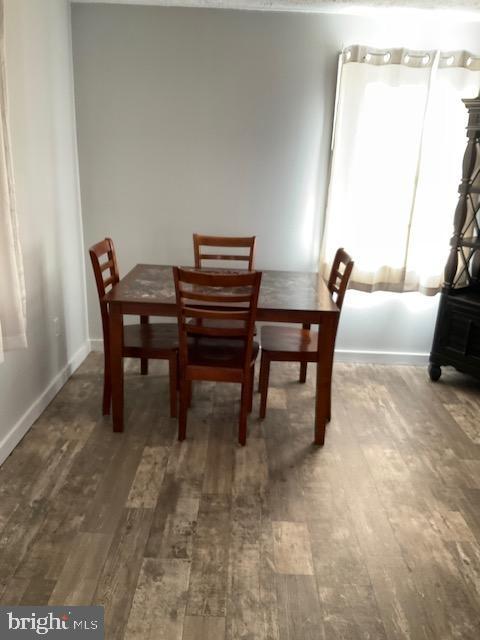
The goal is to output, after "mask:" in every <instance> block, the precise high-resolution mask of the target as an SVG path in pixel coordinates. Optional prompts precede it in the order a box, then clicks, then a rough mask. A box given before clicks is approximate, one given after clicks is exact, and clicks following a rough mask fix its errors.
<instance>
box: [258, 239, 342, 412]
mask: <svg viewBox="0 0 480 640" xmlns="http://www.w3.org/2000/svg"><path fill="white" fill-rule="evenodd" d="M353 264H354V263H353V260H352V258H351V257H350V256H349V255H348V253H347V252H346V251H345V250H344V249H338V250H337V252H336V254H335V258H334V260H333V265H332V269H331V271H330V277H329V279H328V289H329V291H330V293H331V294H332V297H333V299H334V301H335V303H336V305H337V307H338V309H339V310H341V308H342V305H343V299H344V297H345V292H346V290H347V286H348V281H349V279H350V275H351V273H352V269H353ZM337 326H338V325H337ZM320 330H321V328H320ZM335 338H336V331H335V335H334V336H333V341H334V342H335ZM260 344H261V346H262V357H261V362H260V378H259V385H258V389H259V391H260V419H261V420H263V419H264V418H265V413H266V410H267V395H268V381H269V377H270V363H271V362H300V380H299V381H300V382H305V381H306V377H307V364H308V363H309V362H316V361H317V346H318V331H314V330H312V329H310V325H308V324H304V325H303V328H301V329H300V328H297V327H283V326H278V325H266V326H264V327H262V330H261V334H260ZM328 419H329V420H330V409H329V413H328Z"/></svg>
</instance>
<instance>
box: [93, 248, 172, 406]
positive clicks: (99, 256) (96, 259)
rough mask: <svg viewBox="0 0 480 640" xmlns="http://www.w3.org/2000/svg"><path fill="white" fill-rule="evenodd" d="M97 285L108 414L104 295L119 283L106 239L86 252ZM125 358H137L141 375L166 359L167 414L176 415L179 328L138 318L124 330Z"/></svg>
mask: <svg viewBox="0 0 480 640" xmlns="http://www.w3.org/2000/svg"><path fill="white" fill-rule="evenodd" d="M89 253H90V259H91V261H92V267H93V273H94V274H95V283H96V285H97V293H98V299H99V302H100V313H101V316H102V329H103V352H104V376H103V403H102V408H103V415H108V414H109V413H110V403H111V396H112V384H111V374H110V325H109V314H108V305H107V303H106V302H104V297H105V294H106V293H107V292H108V291H109V290H110V289H111V288H112V287H113V286H115V285H116V284H117V282H119V280H120V275H119V270H118V264H117V257H116V254H115V247H114V244H113V241H112V240H111V238H105V240H101V241H100V242H97V244H94V245H93V246H92V247H90V249H89ZM122 354H123V356H124V357H126V358H140V363H141V365H140V367H141V369H140V370H141V373H142V375H146V374H147V373H148V360H149V359H155V360H168V363H169V378H170V380H169V382H170V415H171V416H172V417H175V416H176V415H177V372H178V366H177V362H178V329H177V325H176V324H174V323H169V324H163V323H162V324H150V323H149V318H148V316H140V324H129V325H125V326H124V328H123V351H122Z"/></svg>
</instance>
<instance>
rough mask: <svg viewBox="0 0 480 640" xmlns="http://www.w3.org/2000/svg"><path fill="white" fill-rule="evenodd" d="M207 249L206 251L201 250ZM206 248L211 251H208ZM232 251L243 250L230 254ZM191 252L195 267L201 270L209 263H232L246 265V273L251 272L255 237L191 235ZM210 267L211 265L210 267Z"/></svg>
mask: <svg viewBox="0 0 480 640" xmlns="http://www.w3.org/2000/svg"><path fill="white" fill-rule="evenodd" d="M203 247H206V248H207V251H205V250H204V249H203ZM208 248H210V249H212V248H213V250H210V251H208ZM232 249H243V250H244V252H243V253H240V252H235V251H233V252H232ZM193 250H194V254H195V267H196V268H197V269H201V268H202V267H208V264H205V263H206V262H207V263H210V262H211V261H219V260H222V261H223V260H226V261H229V262H231V261H233V262H239V263H246V267H245V268H247V269H248V271H252V270H253V268H254V266H253V263H254V258H255V236H249V237H244V238H239V237H226V236H204V235H200V234H198V233H194V234H193ZM210 266H211V265H210Z"/></svg>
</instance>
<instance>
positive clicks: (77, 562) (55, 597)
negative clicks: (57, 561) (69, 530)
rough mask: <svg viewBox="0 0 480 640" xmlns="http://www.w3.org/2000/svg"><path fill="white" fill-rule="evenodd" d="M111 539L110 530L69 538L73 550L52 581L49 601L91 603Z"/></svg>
mask: <svg viewBox="0 0 480 640" xmlns="http://www.w3.org/2000/svg"><path fill="white" fill-rule="evenodd" d="M111 542H112V535H111V534H106V533H88V532H80V533H78V534H77V535H76V536H75V538H74V539H73V541H72V551H71V553H70V555H69V557H68V558H67V560H66V563H65V565H64V568H63V571H62V573H61V574H60V576H59V578H58V580H57V582H56V584H55V589H54V590H53V592H52V595H51V597H50V600H49V604H51V605H65V604H67V605H68V604H71V605H87V604H90V603H91V602H92V599H93V596H94V594H95V590H96V588H97V584H98V579H99V577H100V575H101V572H102V569H103V565H104V563H105V560H106V558H107V554H108V550H109V548H110V545H111Z"/></svg>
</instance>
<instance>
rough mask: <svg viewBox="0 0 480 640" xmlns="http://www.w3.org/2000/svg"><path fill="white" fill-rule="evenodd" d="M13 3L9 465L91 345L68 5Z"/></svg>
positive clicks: (0, 400)
mask: <svg viewBox="0 0 480 640" xmlns="http://www.w3.org/2000/svg"><path fill="white" fill-rule="evenodd" d="M5 5H6V6H5V10H6V13H5V19H6V44H7V52H6V53H7V85H8V91H9V102H10V125H11V126H10V128H11V136H12V152H13V164H14V175H15V181H16V194H17V206H18V217H19V226H20V235H21V244H22V248H23V254H24V263H25V279H26V292H27V321H28V327H27V328H28V349H25V350H20V351H12V352H7V353H6V354H5V361H4V362H3V363H2V364H0V462H1V460H2V458H3V457H5V456H6V455H7V454H8V453H9V451H10V450H11V449H12V448H13V446H14V445H15V444H16V441H17V440H18V438H19V437H21V436H22V435H23V431H24V430H25V429H26V428H28V427H29V426H30V421H31V420H32V419H34V418H35V417H36V416H37V415H38V411H39V410H41V407H42V405H43V403H44V402H46V401H48V397H49V393H50V394H51V393H53V392H54V390H55V384H56V382H55V381H56V380H57V382H58V384H61V382H60V381H59V376H60V378H61V377H62V373H63V374H65V375H67V374H68V371H70V370H71V369H69V368H68V365H69V363H70V364H71V365H72V366H73V365H74V364H75V363H77V364H78V362H79V360H81V358H82V357H84V355H85V353H86V346H87V345H86V341H87V335H86V333H87V325H86V302H85V287H84V264H83V251H82V242H83V239H82V230H81V218H80V199H79V185H78V167H77V154H76V141H75V121H74V100H73V75H72V62H71V36H70V11H69V5H68V2H67V1H66V0H49V1H48V3H46V2H45V1H44V0H7V1H6V3H5ZM55 318H57V319H58V321H57V323H56V324H55V323H54V319H55ZM57 333H58V334H59V335H57ZM62 379H63V378H62ZM52 385H53V386H52ZM50 397H51V395H50Z"/></svg>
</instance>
